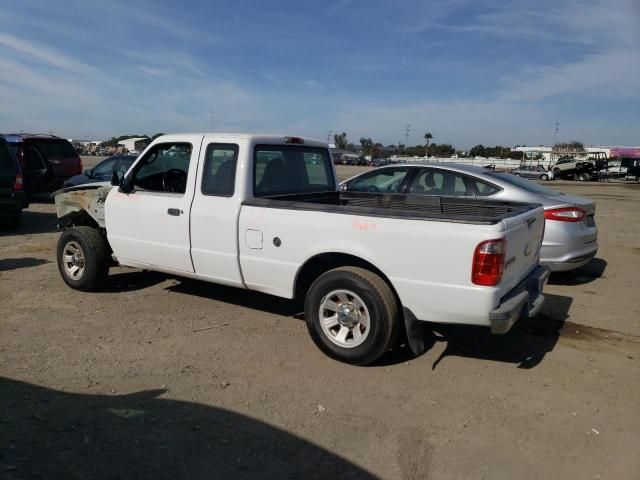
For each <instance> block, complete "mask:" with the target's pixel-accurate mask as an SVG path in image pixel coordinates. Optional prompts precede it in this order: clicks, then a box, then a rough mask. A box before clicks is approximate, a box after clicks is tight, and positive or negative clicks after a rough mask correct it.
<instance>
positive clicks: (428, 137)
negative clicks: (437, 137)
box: [424, 132, 433, 157]
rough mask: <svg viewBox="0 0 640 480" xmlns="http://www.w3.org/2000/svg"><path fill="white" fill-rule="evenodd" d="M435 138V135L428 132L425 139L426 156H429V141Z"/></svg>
mask: <svg viewBox="0 0 640 480" xmlns="http://www.w3.org/2000/svg"><path fill="white" fill-rule="evenodd" d="M432 138H433V135H431V132H427V133H425V134H424V139H425V140H426V141H427V151H426V152H425V154H426V156H427V157H428V156H429V140H431V139H432Z"/></svg>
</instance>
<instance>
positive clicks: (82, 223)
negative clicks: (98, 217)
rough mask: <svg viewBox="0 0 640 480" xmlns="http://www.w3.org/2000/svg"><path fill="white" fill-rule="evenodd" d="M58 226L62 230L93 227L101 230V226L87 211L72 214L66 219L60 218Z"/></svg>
mask: <svg viewBox="0 0 640 480" xmlns="http://www.w3.org/2000/svg"><path fill="white" fill-rule="evenodd" d="M58 224H59V225H60V227H61V228H65V229H66V228H71V227H93V228H95V229H96V230H101V228H100V225H98V222H96V221H95V219H94V218H93V217H92V216H91V215H89V214H88V213H87V212H86V211H85V210H80V211H79V212H72V213H69V214H68V215H65V216H64V217H62V218H60V220H59V221H58Z"/></svg>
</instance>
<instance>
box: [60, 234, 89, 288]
mask: <svg viewBox="0 0 640 480" xmlns="http://www.w3.org/2000/svg"><path fill="white" fill-rule="evenodd" d="M62 264H63V266H64V271H65V273H66V274H67V276H68V277H69V278H70V279H72V280H80V279H81V278H82V275H84V266H85V261H84V252H83V251H82V248H81V247H80V245H78V243H77V242H69V243H67V244H66V245H65V246H64V250H63V252H62Z"/></svg>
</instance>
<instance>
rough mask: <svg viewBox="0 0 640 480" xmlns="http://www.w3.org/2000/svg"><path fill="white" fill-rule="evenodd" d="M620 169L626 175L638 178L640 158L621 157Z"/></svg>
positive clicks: (639, 177)
mask: <svg viewBox="0 0 640 480" xmlns="http://www.w3.org/2000/svg"><path fill="white" fill-rule="evenodd" d="M620 169H621V170H624V174H625V176H627V177H635V179H636V180H640V158H623V159H621V161H620Z"/></svg>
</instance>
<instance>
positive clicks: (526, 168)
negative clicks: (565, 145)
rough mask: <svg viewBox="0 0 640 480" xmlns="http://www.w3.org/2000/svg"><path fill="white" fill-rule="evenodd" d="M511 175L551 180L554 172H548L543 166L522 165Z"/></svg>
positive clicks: (512, 171)
mask: <svg viewBox="0 0 640 480" xmlns="http://www.w3.org/2000/svg"><path fill="white" fill-rule="evenodd" d="M494 170H495V169H494ZM511 173H512V174H514V175H517V176H519V177H523V178H533V179H538V180H551V179H552V178H553V172H550V171H548V170H547V169H546V168H544V167H543V166H542V165H520V166H519V167H518V168H514V169H513V170H511Z"/></svg>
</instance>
